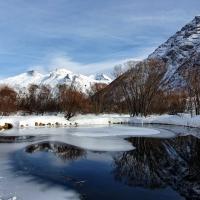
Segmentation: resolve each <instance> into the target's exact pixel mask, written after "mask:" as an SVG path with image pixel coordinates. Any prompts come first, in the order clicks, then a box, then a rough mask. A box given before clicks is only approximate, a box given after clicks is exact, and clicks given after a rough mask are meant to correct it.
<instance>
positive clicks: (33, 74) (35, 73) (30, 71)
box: [27, 70, 40, 76]
mask: <svg viewBox="0 0 200 200" xmlns="http://www.w3.org/2000/svg"><path fill="white" fill-rule="evenodd" d="M27 74H28V75H30V76H37V75H40V73H39V72H38V71H36V70H29V71H27Z"/></svg>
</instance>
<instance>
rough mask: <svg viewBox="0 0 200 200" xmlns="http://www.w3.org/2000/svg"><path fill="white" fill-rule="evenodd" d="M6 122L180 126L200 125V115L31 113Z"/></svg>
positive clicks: (7, 118)
mask: <svg viewBox="0 0 200 200" xmlns="http://www.w3.org/2000/svg"><path fill="white" fill-rule="evenodd" d="M5 123H10V124H12V125H13V126H14V127H15V128H23V127H45V126H47V127H54V126H67V127H69V126H84V125H108V124H168V125H178V126H189V127H200V115H199V116H194V117H191V116H190V115H189V114H181V115H167V114H166V115H151V116H148V117H146V118H145V117H129V115H118V114H100V115H93V114H88V115H78V116H76V117H73V118H72V119H71V120H66V119H65V118H64V116H63V115H58V116H52V115H43V116H40V115H30V116H18V115H16V116H5V117H1V118H0V126H3V125H5Z"/></svg>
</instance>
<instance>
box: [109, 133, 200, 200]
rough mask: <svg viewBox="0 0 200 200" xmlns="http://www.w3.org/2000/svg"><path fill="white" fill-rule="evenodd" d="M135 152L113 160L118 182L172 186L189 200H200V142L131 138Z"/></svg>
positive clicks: (189, 139) (187, 139) (123, 154)
mask: <svg viewBox="0 0 200 200" xmlns="http://www.w3.org/2000/svg"><path fill="white" fill-rule="evenodd" d="M128 141H130V142H131V143H132V144H133V145H134V146H135V147H136V149H135V150H132V151H129V152H124V153H120V154H118V155H117V156H115V157H114V166H113V167H114V170H113V173H114V176H115V178H116V180H118V181H121V182H123V183H125V184H128V185H129V186H142V187H145V188H160V187H166V186H171V187H172V188H173V189H175V190H176V191H178V192H179V193H180V194H181V195H183V196H184V197H186V198H188V199H200V196H199V195H200V140H199V139H198V138H195V137H194V136H184V137H183V136H182V137H176V138H171V139H156V138H129V139H128Z"/></svg>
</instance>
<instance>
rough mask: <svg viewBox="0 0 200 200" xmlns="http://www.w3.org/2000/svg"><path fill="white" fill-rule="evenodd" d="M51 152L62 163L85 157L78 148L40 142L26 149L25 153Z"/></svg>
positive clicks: (59, 143)
mask: <svg viewBox="0 0 200 200" xmlns="http://www.w3.org/2000/svg"><path fill="white" fill-rule="evenodd" d="M39 151H40V152H41V151H46V152H52V153H54V154H55V155H56V156H57V157H58V158H60V159H61V160H62V161H67V160H77V159H78V158H80V157H83V156H85V155H86V151H85V150H84V149H81V148H79V147H76V146H73V145H70V144H65V143H61V142H41V143H37V144H33V145H30V146H28V147H26V152H27V153H35V152H39Z"/></svg>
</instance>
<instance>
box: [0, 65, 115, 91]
mask: <svg viewBox="0 0 200 200" xmlns="http://www.w3.org/2000/svg"><path fill="white" fill-rule="evenodd" d="M111 81H112V79H111V78H110V77H108V76H107V75H105V74H97V75H90V76H85V75H82V74H76V73H73V72H72V71H69V70H67V69H65V68H57V69H55V70H53V71H50V72H48V73H45V74H42V73H40V72H38V71H36V70H30V71H27V72H25V73H21V74H19V75H16V76H12V77H8V78H6V79H3V80H0V84H1V85H8V86H10V87H12V88H14V89H15V90H17V91H23V90H26V89H27V88H28V87H29V86H30V85H32V84H34V85H48V86H50V87H51V88H55V87H56V86H57V85H61V84H66V85H71V84H72V83H73V84H74V85H75V86H76V87H77V88H78V89H79V90H81V91H82V92H87V90H89V89H90V88H91V86H92V85H94V84H96V83H97V84H107V85H108V84H109V83H110V82H111Z"/></svg>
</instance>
